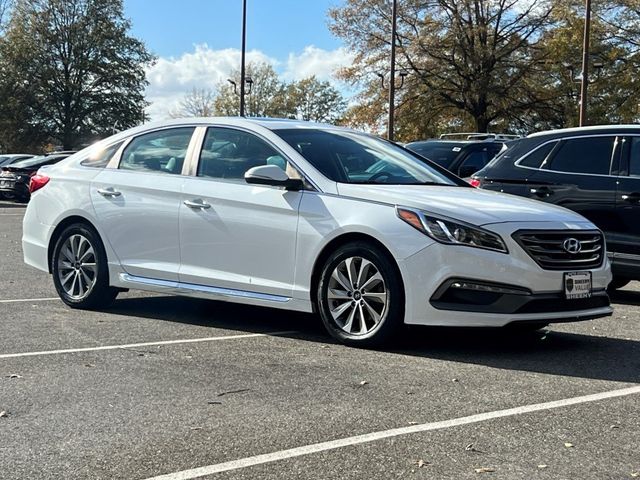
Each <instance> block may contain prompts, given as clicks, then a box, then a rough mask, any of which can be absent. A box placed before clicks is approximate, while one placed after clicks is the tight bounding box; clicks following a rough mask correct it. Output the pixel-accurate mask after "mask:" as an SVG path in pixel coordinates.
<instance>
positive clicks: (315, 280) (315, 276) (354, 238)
mask: <svg viewBox="0 0 640 480" xmlns="http://www.w3.org/2000/svg"><path fill="white" fill-rule="evenodd" d="M354 242H366V243H370V244H372V245H374V246H375V247H376V248H379V249H380V250H381V251H382V252H383V253H384V254H385V255H386V256H387V257H388V259H389V260H390V261H391V264H392V265H393V266H394V268H395V269H396V272H397V274H398V278H399V279H400V283H401V286H402V293H403V296H405V287H404V278H403V277H402V271H401V270H400V267H399V266H398V262H397V261H396V259H395V257H394V256H393V254H392V253H391V251H390V250H389V248H387V246H386V245H385V244H384V243H382V242H381V241H380V240H378V239H377V238H375V237H373V236H371V235H369V234H366V233H362V232H348V233H343V234H341V235H339V236H337V237H335V238H333V239H331V240H330V241H329V242H328V243H327V244H326V245H325V246H324V247H322V250H321V251H320V253H319V255H318V256H317V257H316V260H315V262H314V263H313V269H312V270H311V283H310V287H311V289H310V292H309V293H310V298H311V306H312V308H313V312H314V313H317V301H318V297H317V294H318V284H319V283H320V274H321V273H322V267H323V266H324V263H325V262H326V261H327V258H329V256H330V255H331V253H332V252H334V251H335V250H336V249H338V248H340V247H341V246H343V245H346V244H348V243H354Z"/></svg>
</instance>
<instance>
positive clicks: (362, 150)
mask: <svg viewBox="0 0 640 480" xmlns="http://www.w3.org/2000/svg"><path fill="white" fill-rule="evenodd" d="M275 133H276V134H277V135H279V136H280V137H281V138H282V139H283V140H284V141H286V142H287V143H288V144H289V145H291V146H292V147H293V148H295V149H296V150H297V151H298V152H299V153H300V154H301V155H302V156H303V157H304V158H305V159H306V160H307V161H308V162H309V163H311V165H313V166H314V167H315V168H317V169H318V170H319V171H320V172H321V173H322V174H323V175H324V176H326V177H327V178H329V179H331V180H333V181H335V182H340V183H360V184H386V185H434V184H435V185H457V183H455V181H453V180H452V179H450V178H448V177H447V176H446V175H445V174H444V173H441V172H439V171H437V170H436V169H434V168H432V167H430V166H429V165H427V164H425V163H423V162H421V161H420V160H419V159H418V157H415V156H413V155H412V154H411V153H409V152H407V151H405V150H403V149H402V148H400V147H398V146H396V145H395V144H393V143H391V142H386V141H384V140H381V139H378V138H375V137H372V136H369V135H364V134H359V133H355V132H344V131H337V130H336V131H333V130H331V131H329V130H317V129H306V128H305V129H302V128H301V129H286V130H276V131H275Z"/></svg>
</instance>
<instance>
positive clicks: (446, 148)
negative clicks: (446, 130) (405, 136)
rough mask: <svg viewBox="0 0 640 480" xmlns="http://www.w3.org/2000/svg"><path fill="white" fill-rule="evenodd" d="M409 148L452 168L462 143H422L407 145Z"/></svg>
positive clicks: (442, 165) (445, 166)
mask: <svg viewBox="0 0 640 480" xmlns="http://www.w3.org/2000/svg"><path fill="white" fill-rule="evenodd" d="M407 148H408V149H409V150H411V151H413V152H416V153H417V154H419V155H422V156H423V157H426V158H428V159H429V160H431V161H433V162H436V163H437V164H438V165H440V166H441V167H444V168H447V169H448V168H450V167H451V164H452V163H453V161H454V160H455V158H456V157H457V156H458V155H460V151H461V150H462V145H458V144H455V143H445V144H442V143H439V142H433V143H422V144H416V145H412V144H409V145H407Z"/></svg>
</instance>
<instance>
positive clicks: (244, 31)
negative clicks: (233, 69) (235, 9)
mask: <svg viewBox="0 0 640 480" xmlns="http://www.w3.org/2000/svg"><path fill="white" fill-rule="evenodd" d="M246 49H247V0H242V54H241V58H240V116H241V117H244V83H245V69H244V64H245V52H246Z"/></svg>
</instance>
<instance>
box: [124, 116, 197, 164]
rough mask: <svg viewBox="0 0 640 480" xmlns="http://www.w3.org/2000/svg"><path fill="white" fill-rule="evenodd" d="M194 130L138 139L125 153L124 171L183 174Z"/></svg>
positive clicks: (188, 128) (144, 136)
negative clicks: (183, 165)
mask: <svg viewBox="0 0 640 480" xmlns="http://www.w3.org/2000/svg"><path fill="white" fill-rule="evenodd" d="M194 129H195V128H194V127H179V128H168V129H166V130H159V131H157V132H151V133H146V134H144V135H140V136H139V137H136V138H134V139H133V140H132V141H131V142H130V143H129V145H127V147H126V148H125V149H124V152H122V158H121V159H120V165H119V167H118V168H120V169H122V170H136V171H140V172H157V173H170V174H180V173H181V172H182V164H183V163H184V159H185V157H186V155H187V147H188V146H189V142H190V141H191V135H193V131H194Z"/></svg>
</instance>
